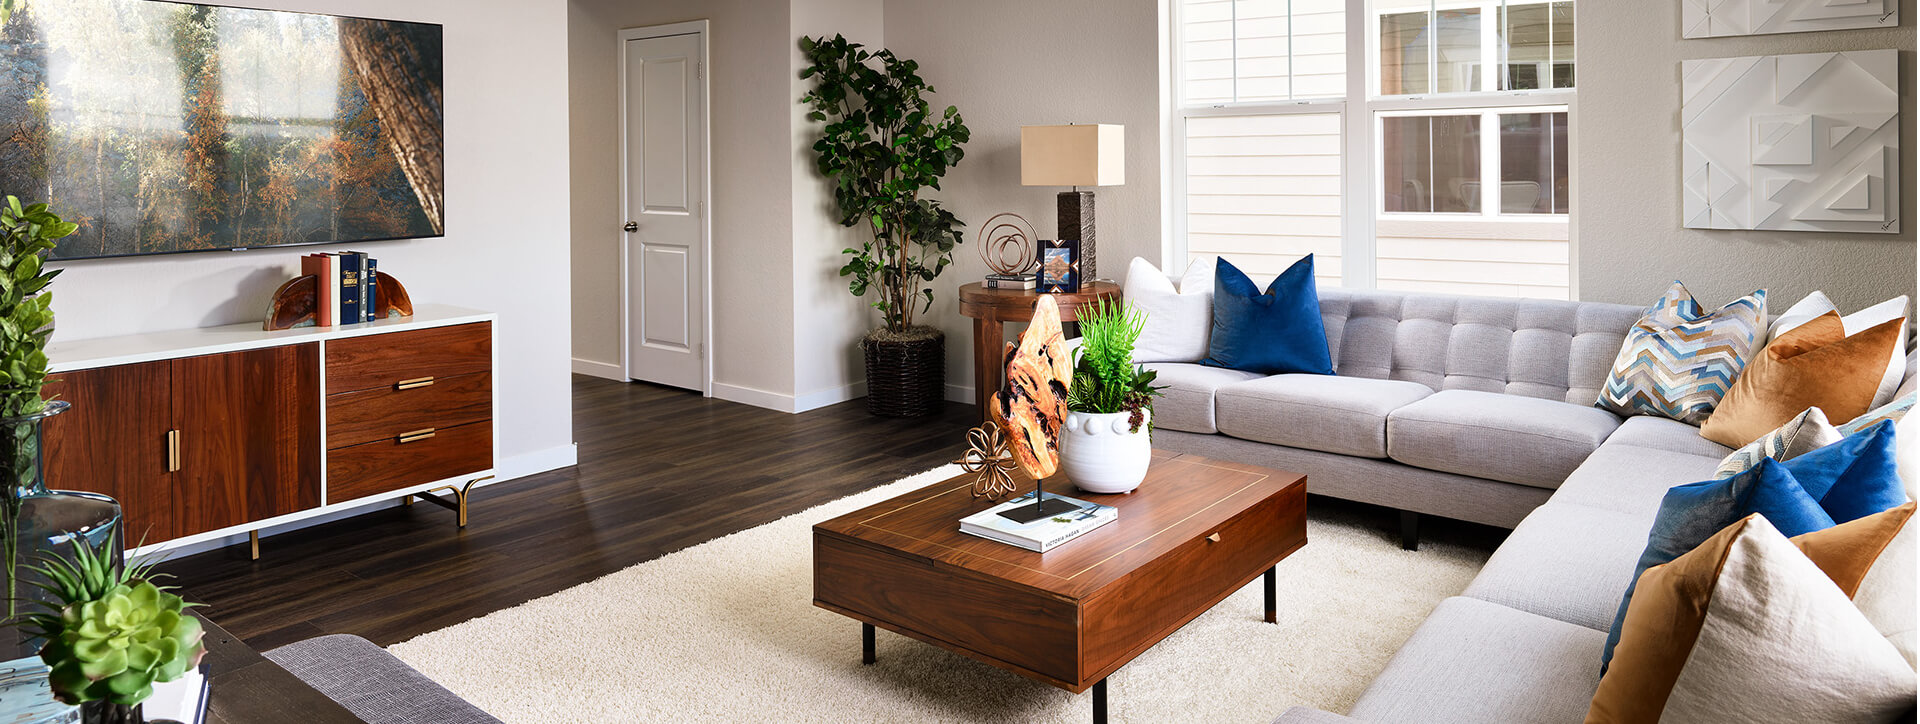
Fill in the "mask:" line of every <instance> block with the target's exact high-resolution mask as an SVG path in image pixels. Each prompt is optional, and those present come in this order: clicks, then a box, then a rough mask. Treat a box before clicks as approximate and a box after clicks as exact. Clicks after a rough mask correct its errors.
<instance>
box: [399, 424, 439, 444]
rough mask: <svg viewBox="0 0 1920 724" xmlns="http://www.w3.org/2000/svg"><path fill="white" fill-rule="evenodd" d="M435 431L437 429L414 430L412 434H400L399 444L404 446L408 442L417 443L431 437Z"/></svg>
mask: <svg viewBox="0 0 1920 724" xmlns="http://www.w3.org/2000/svg"><path fill="white" fill-rule="evenodd" d="M435 429H437V428H431V427H429V428H427V429H425V430H414V431H413V432H403V433H400V444H402V445H405V444H407V443H410V442H419V441H421V440H425V439H427V438H430V437H433V431H434V430H435Z"/></svg>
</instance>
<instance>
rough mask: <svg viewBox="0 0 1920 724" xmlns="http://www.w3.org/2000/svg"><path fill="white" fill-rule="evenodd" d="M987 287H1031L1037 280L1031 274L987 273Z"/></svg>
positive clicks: (1036, 283) (1035, 284)
mask: <svg viewBox="0 0 1920 724" xmlns="http://www.w3.org/2000/svg"><path fill="white" fill-rule="evenodd" d="M986 284H987V288H988V289H1032V288H1034V287H1035V286H1038V282H1037V281H1036V280H1035V279H1034V275H1032V274H988V275H987V281H986Z"/></svg>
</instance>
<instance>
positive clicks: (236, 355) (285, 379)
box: [173, 343, 320, 536]
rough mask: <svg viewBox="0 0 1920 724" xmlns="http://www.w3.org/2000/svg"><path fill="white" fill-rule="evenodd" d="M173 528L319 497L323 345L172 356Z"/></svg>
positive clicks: (230, 520)
mask: <svg viewBox="0 0 1920 724" xmlns="http://www.w3.org/2000/svg"><path fill="white" fill-rule="evenodd" d="M173 414H174V426H175V427H176V428H177V429H178V430H179V431H180V441H179V445H180V457H181V459H180V469H179V471H178V472H176V473H175V481H174V520H175V522H176V526H177V528H176V530H175V533H176V534H177V535H180V536H189V535H193V534H195V533H203V532H206V531H210V530H215V529H219V528H225V527H227V526H232V525H239V524H242V523H248V522H252V521H256V520H263V519H266V518H271V517H274V516H277V515H285V514H287V513H292V512H295V511H299V510H305V509H308V508H315V507H319V505H320V350H319V346H318V345H316V344H312V343H308V344H301V345H291V346H285V347H270V348H266V349H257V350H248V351H245V352H230V353H227V354H217V355H206V356H202V357H185V358H181V359H176V360H174V361H173Z"/></svg>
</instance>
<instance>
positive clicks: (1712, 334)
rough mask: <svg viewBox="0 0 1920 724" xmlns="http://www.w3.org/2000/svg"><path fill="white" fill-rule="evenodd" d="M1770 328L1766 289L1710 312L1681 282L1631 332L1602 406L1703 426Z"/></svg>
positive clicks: (1602, 390)
mask: <svg viewBox="0 0 1920 724" xmlns="http://www.w3.org/2000/svg"><path fill="white" fill-rule="evenodd" d="M1766 333H1767V290H1765V289H1761V290H1757V291H1755V292H1754V293H1752V294H1749V295H1747V296H1744V297H1741V298H1739V299H1736V300H1734V301H1732V302H1730V303H1728V304H1727V305H1726V306H1724V307H1721V308H1719V309H1716V310H1714V311H1711V312H1706V311H1703V310H1702V309H1701V308H1700V303H1699V302H1696V301H1694V299H1693V295H1692V294H1689V293H1687V287H1686V285H1684V284H1681V283H1680V282H1677V281H1676V282H1674V283H1673V286H1671V287H1668V288H1667V293H1666V294H1662V295H1660V301H1658V302H1656V303H1654V305H1653V308H1652V309H1649V310H1647V314H1646V316H1643V317H1641V318H1640V321H1639V322H1637V323H1635V324H1634V325H1633V329H1631V330H1629V331H1628V332H1627V340H1626V343H1625V344H1622V345H1621V346H1620V355H1619V356H1618V357H1615V358H1614V360H1613V372H1612V374H1610V375H1608V376H1607V384H1606V385H1605V386H1604V387H1602V388H1600V399H1599V400H1598V401H1597V402H1595V403H1594V406H1595V407H1599V408H1600V409H1603V410H1608V411H1610V412H1613V413H1616V414H1619V415H1622V416H1629V415H1655V416H1659V417H1667V418H1672V419H1675V420H1679V421H1681V422H1684V423H1687V424H1690V425H1698V424H1700V423H1702V422H1705V421H1706V419H1707V416H1709V415H1712V414H1713V408H1714V407H1715V406H1717V405H1719V404H1720V398H1721V397H1724V396H1725V395H1726V394H1727V389H1728V388H1730V387H1732V386H1733V380H1734V378H1736V377H1739V376H1740V371H1741V370H1744V369H1746V367H1747V360H1749V359H1751V358H1752V357H1753V353H1754V351H1755V350H1757V349H1758V348H1760V347H1761V346H1762V344H1763V343H1764V340H1765V337H1766Z"/></svg>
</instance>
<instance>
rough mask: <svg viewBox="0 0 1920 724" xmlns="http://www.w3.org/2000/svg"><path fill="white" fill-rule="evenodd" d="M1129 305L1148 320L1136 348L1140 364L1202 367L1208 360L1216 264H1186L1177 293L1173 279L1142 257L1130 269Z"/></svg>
mask: <svg viewBox="0 0 1920 724" xmlns="http://www.w3.org/2000/svg"><path fill="white" fill-rule="evenodd" d="M1123 293H1124V294H1125V295H1126V298H1127V301H1129V302H1132V303H1133V306H1135V307H1137V308H1139V310H1140V313H1141V314H1144V315H1146V319H1145V320H1144V321H1143V322H1142V323H1141V325H1140V339H1139V340H1137V341H1135V342H1134V345H1133V361H1135V362H1199V361H1200V359H1201V358H1202V357H1206V356H1207V331H1208V330H1210V329H1212V327H1213V260H1211V259H1201V260H1199V261H1195V262H1193V263H1191V264H1188V265H1187V273H1186V276H1184V277H1182V278H1181V280H1180V287H1179V288H1178V289H1175V288H1174V286H1173V280H1171V279H1168V278H1167V275H1165V274H1162V273H1161V272H1160V269H1159V268H1158V267H1155V266H1154V265H1153V262H1149V261H1147V260H1145V259H1142V258H1140V257H1137V256H1136V257H1134V258H1133V262H1132V263H1131V264H1129V265H1128V266H1127V285H1126V287H1124V289H1123Z"/></svg>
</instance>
